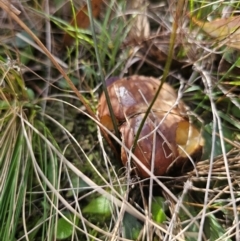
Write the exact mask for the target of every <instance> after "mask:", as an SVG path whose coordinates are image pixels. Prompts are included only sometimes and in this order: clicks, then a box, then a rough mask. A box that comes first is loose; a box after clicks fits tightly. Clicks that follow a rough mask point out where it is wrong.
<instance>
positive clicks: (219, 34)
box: [190, 16, 240, 49]
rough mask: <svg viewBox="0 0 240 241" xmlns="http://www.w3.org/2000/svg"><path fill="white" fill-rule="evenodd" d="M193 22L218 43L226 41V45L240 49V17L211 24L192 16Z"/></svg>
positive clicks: (215, 21) (219, 20)
mask: <svg viewBox="0 0 240 241" xmlns="http://www.w3.org/2000/svg"><path fill="white" fill-rule="evenodd" d="M190 18H191V19H192V21H193V22H194V23H195V24H196V25H198V26H199V27H200V28H201V29H202V30H203V31H204V32H206V33H207V34H208V35H209V36H211V37H213V38H216V39H217V40H218V41H222V40H224V44H225V45H227V46H229V47H232V48H236V49H240V16H234V17H229V18H223V19H216V20H213V21H211V22H203V21H200V20H198V19H196V18H195V17H194V16H190Z"/></svg>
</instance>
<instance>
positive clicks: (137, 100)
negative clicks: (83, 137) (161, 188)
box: [98, 75, 203, 178]
mask: <svg viewBox="0 0 240 241" xmlns="http://www.w3.org/2000/svg"><path fill="white" fill-rule="evenodd" d="M159 85H160V81H159V80H158V79H155V78H152V77H144V76H137V75H135V76H131V77H127V78H122V79H118V80H117V79H115V80H114V81H112V83H111V84H110V85H109V86H108V93H109V97H110V101H111V104H112V106H113V111H114V115H115V117H116V119H117V121H118V123H119V127H118V128H119V131H120V133H121V137H122V141H123V143H124V144H125V146H126V147H127V148H128V149H129V150H130V149H131V148H132V146H133V143H134V138H135V136H136V133H137V131H138V128H139V126H140V123H141V121H142V119H143V117H144V115H145V112H146V110H147V108H148V106H149V104H150V103H151V101H152V99H153V98H154V95H155V94H156V92H157V89H158V87H159ZM176 100H177V95H176V92H175V91H174V89H173V88H172V87H171V86H170V85H168V84H166V83H164V84H163V85H162V89H161V91H160V94H159V96H158V98H157V100H156V101H155V103H154V105H153V108H152V110H151V112H150V114H149V116H148V117H147V120H146V121H145V123H144V126H143V128H142V130H141V133H140V137H139V140H138V142H137V146H136V147H135V148H134V155H135V156H136V157H137V158H138V159H139V161H140V162H141V163H142V164H143V165H145V167H146V168H147V169H148V170H153V174H154V175H157V176H161V175H165V174H167V172H168V169H169V167H170V166H174V167H175V168H178V169H179V168H180V169H181V167H182V166H184V165H185V163H186V162H187V161H188V160H189V158H190V157H191V156H196V155H197V156H199V157H200V156H201V151H202V146H203V139H202V137H201V134H200V132H199V131H198V130H197V129H196V128H195V127H194V126H193V125H191V124H190V123H189V121H188V118H187V111H186V106H185V104H184V103H183V102H182V101H179V102H178V104H176ZM98 116H99V119H100V121H101V123H102V124H103V125H105V126H106V127H107V128H108V129H110V130H113V128H112V123H111V117H110V113H109V109H108V106H107V103H106V98H105V95H104V94H102V95H101V97H100V101H99V106H98ZM121 159H122V162H123V164H124V165H126V164H127V162H128V161H129V155H128V153H127V152H126V150H124V148H122V150H121ZM133 166H135V167H136V172H137V173H138V175H139V176H140V177H142V178H145V177H149V174H148V173H147V172H146V171H145V170H143V168H141V166H140V165H139V163H138V162H136V161H135V162H133Z"/></svg>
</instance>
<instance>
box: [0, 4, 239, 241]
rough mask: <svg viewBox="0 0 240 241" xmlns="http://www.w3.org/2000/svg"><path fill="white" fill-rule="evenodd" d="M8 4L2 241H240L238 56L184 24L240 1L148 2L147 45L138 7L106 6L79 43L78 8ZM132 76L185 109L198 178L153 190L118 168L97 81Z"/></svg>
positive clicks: (0, 121)
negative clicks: (199, 146)
mask: <svg viewBox="0 0 240 241" xmlns="http://www.w3.org/2000/svg"><path fill="white" fill-rule="evenodd" d="M180 4H182V5H181V6H180ZM14 6H15V7H16V8H17V9H19V10H21V12H22V13H21V15H15V14H14V12H12V10H9V8H8V7H7V6H6V5H5V4H4V3H3V2H2V3H0V8H1V13H2V16H3V18H2V20H1V21H2V23H1V25H2V27H1V33H2V35H1V36H2V39H3V41H1V42H0V53H1V54H0V56H1V57H0V73H1V75H0V76H1V79H0V128H1V132H0V143H1V144H0V180H1V181H0V224H1V225H0V235H1V239H2V240H11V241H12V240H14V241H15V240H19V241H20V240H27V241H28V240H29V241H31V240H37V241H40V240H49V241H50V240H147V241H148V240H149V241H150V240H154V241H155V240H190V241H192V240H199V241H200V240H229V241H234V240H239V235H240V232H239V218H240V217H239V207H238V204H239V185H238V183H239V165H240V163H239V154H240V152H239V149H240V143H239V140H240V137H239V129H240V121H239V117H240V110H239V105H240V102H239V97H238V96H239V80H238V72H239V67H238V66H239V64H238V62H239V58H238V55H237V51H238V50H236V49H232V48H231V47H229V46H228V42H227V40H228V38H227V37H226V39H225V43H223V42H221V41H219V40H218V39H216V38H214V37H211V36H210V35H209V33H208V32H206V30H205V29H204V28H203V27H201V26H198V25H197V24H196V23H194V21H192V20H191V18H190V17H189V16H188V15H189V14H188V13H189V12H190V13H191V16H194V17H196V18H197V19H198V20H199V21H202V22H206V21H208V20H207V19H211V20H214V19H216V18H219V17H221V16H222V15H223V13H225V9H226V8H228V9H229V10H228V11H227V15H226V17H229V16H232V15H235V14H237V9H238V8H239V3H238V2H236V3H230V2H224V3H219V2H212V1H205V2H199V1H195V0H194V1H189V2H187V3H186V2H184V1H179V2H178V4H177V5H175V3H174V2H167V1H165V2H161V4H160V2H158V1H150V5H149V6H148V13H147V16H148V20H147V22H146V19H145V20H144V21H145V23H147V24H148V23H149V24H150V25H149V26H150V32H149V33H146V32H145V34H149V36H148V37H147V39H143V37H141V36H140V38H139V35H137V30H135V29H136V28H141V26H140V25H137V21H136V19H137V17H138V16H144V14H143V15H138V13H139V12H143V11H144V6H143V5H141V7H140V8H139V9H130V8H129V5H126V4H125V2H124V1H114V0H112V1H109V2H108V3H104V4H103V5H102V8H101V11H102V12H101V14H100V17H99V18H98V19H97V20H96V19H91V27H90V26H89V27H90V28H89V29H87V30H86V29H84V30H81V29H77V34H76V35H75V34H74V33H73V32H74V31H76V28H75V27H74V26H71V25H70V24H69V19H68V18H67V16H72V15H73V13H72V10H73V6H76V4H75V2H72V1H71V2H69V3H65V1H61V0H56V1H53V2H50V1H49V2H43V1H38V2H36V1H33V2H31V3H30V2H22V1H21V2H20V4H19V5H17V4H16V5H14ZM89 7H90V5H89V1H88V8H89ZM76 9H79V6H77V7H76ZM90 17H91V16H90ZM174 19H175V20H176V19H177V21H174ZM148 21H149V22H148ZM9 26H10V27H9ZM142 26H144V25H142ZM140 30H141V29H140ZM140 30H139V32H141V31H140ZM46 31H47V32H46ZM65 32H68V33H69V34H72V35H73V36H74V40H73V44H72V45H70V46H69V47H68V48H65V46H62V40H63V34H64V33H65ZM134 34H135V35H134ZM134 36H135V37H134ZM166 62H167V63H168V64H166ZM132 74H145V75H147V76H155V77H157V78H164V80H165V81H166V82H168V83H170V84H171V85H172V86H174V88H175V89H176V92H178V93H179V95H181V96H182V99H183V100H184V101H185V102H186V103H187V104H188V106H189V107H190V109H189V116H190V119H191V121H192V122H194V123H195V124H196V125H197V126H198V127H199V129H201V130H202V133H203V136H204V138H205V147H204V153H203V156H202V159H201V161H200V162H198V163H197V164H196V168H195V169H194V170H190V171H189V172H186V173H182V174H181V175H180V176H176V177H171V176H164V177H161V178H158V177H155V176H154V175H151V177H150V178H149V180H150V182H149V180H141V179H139V178H138V177H136V176H130V175H129V172H128V170H127V168H126V167H123V166H122V164H121V162H120V160H119V159H120V154H119V152H118V149H117V148H116V152H117V153H118V155H116V153H114V152H113V147H114V144H113V143H115V142H116V143H119V144H120V145H123V143H122V142H121V140H120V139H119V138H117V136H115V135H114V134H113V133H112V132H109V131H108V130H107V129H106V128H105V127H104V126H102V125H101V123H99V121H98V119H97V117H96V115H95V113H96V110H97V105H98V99H99V95H100V94H101V92H102V87H103V89H104V88H106V86H105V82H104V79H107V78H108V77H111V76H121V77H122V76H129V75H132ZM162 75H163V77H161V76H162ZM109 136H111V138H112V139H113V140H114V141H113V140H112V139H111V138H109ZM105 137H106V138H108V139H106V138H105ZM111 145H113V146H111ZM149 183H150V185H149ZM6 227H7V228H6Z"/></svg>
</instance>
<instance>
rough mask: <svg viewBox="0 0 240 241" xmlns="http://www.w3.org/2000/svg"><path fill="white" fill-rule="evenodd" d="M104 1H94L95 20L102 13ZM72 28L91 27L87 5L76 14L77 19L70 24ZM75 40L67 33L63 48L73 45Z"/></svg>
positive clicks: (92, 2)
mask: <svg viewBox="0 0 240 241" xmlns="http://www.w3.org/2000/svg"><path fill="white" fill-rule="evenodd" d="M102 3H103V0H92V1H91V5H92V15H93V17H94V18H97V17H98V16H99V14H100V12H101V6H102ZM70 25H71V26H75V25H76V26H77V27H78V28H83V29H86V28H88V27H89V25H90V19H89V14H88V7H87V4H85V5H84V6H83V7H82V8H81V9H80V10H79V11H78V12H77V13H76V19H74V18H73V19H72V20H71V22H70ZM73 40H74V37H73V36H71V35H70V34H68V33H65V35H64V37H63V46H69V45H71V44H72V42H73Z"/></svg>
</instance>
